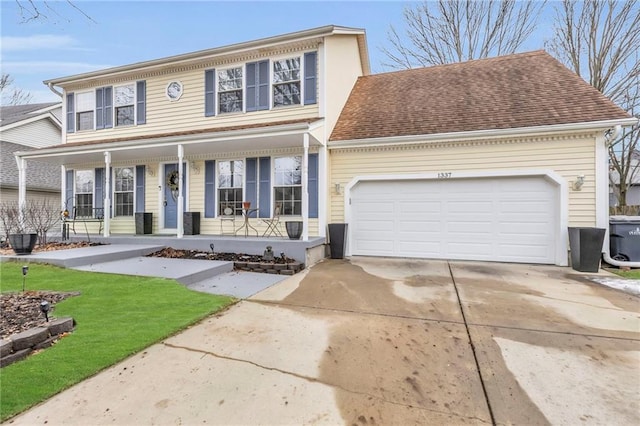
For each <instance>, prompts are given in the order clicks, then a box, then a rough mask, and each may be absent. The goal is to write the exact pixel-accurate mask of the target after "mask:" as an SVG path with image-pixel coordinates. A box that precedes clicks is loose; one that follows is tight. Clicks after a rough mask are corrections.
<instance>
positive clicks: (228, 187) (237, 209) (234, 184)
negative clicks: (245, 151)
mask: <svg viewBox="0 0 640 426" xmlns="http://www.w3.org/2000/svg"><path fill="white" fill-rule="evenodd" d="M243 178H244V162H243V161H242V160H231V161H218V200H219V207H218V213H219V214H224V211H225V209H226V208H227V207H229V208H231V209H232V210H233V212H234V214H235V215H238V216H239V215H241V214H242V181H243Z"/></svg>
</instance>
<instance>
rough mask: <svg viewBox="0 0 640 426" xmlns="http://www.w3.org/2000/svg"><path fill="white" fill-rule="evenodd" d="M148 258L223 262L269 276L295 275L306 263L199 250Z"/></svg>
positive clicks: (168, 250) (169, 250) (173, 251)
mask: <svg viewBox="0 0 640 426" xmlns="http://www.w3.org/2000/svg"><path fill="white" fill-rule="evenodd" d="M148 257H164V258H170V259H198V260H221V261H226V262H233V267H234V270H236V271H250V272H260V273H267V274H281V275H293V274H295V273H296V272H299V271H301V270H303V269H304V263H300V262H298V261H297V260H295V259H292V258H290V257H287V256H285V255H284V254H281V255H279V256H274V257H273V259H269V257H270V256H266V257H265V256H260V255H253V254H244V253H216V252H203V251H198V250H177V249H174V248H171V247H167V248H164V249H162V250H159V251H156V252H154V253H151V254H149V255H148Z"/></svg>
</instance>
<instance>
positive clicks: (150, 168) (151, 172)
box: [147, 167, 156, 176]
mask: <svg viewBox="0 0 640 426" xmlns="http://www.w3.org/2000/svg"><path fill="white" fill-rule="evenodd" d="M147 174H148V175H149V176H155V174H156V171H155V170H154V169H153V168H152V167H147Z"/></svg>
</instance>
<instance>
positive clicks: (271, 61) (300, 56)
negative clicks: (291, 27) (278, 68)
mask: <svg viewBox="0 0 640 426" xmlns="http://www.w3.org/2000/svg"><path fill="white" fill-rule="evenodd" d="M308 52H314V50H309V51H308ZM305 53H307V51H304V52H299V53H297V54H293V55H291V54H289V55H278V56H274V57H269V58H267V59H269V110H276V109H282V108H298V107H302V106H304V80H305V79H304V75H305V74H304V73H305V70H304V55H305ZM294 58H298V60H299V61H300V77H299V79H298V80H292V82H295V81H299V82H300V103H299V104H292V105H280V106H275V105H274V104H273V101H274V96H273V87H274V86H276V85H279V84H286V83H274V81H273V75H274V74H275V71H274V70H273V64H274V63H275V62H277V61H283V60H287V59H294ZM316 78H317V76H316Z"/></svg>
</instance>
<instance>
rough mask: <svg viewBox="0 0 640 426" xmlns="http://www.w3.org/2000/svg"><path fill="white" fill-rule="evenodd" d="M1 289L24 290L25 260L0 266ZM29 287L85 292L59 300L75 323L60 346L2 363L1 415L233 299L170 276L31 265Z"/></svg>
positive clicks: (59, 313)
mask: <svg viewBox="0 0 640 426" xmlns="http://www.w3.org/2000/svg"><path fill="white" fill-rule="evenodd" d="M0 277H1V283H2V284H1V285H2V287H1V290H2V292H8V291H21V290H22V264H19V263H14V262H4V263H1V264H0ZM26 288H27V290H51V291H60V292H73V291H77V292H80V293H81V294H80V296H76V297H71V298H69V299H66V300H64V301H62V302H60V303H58V304H56V306H55V311H54V312H53V316H54V317H56V318H60V317H65V316H70V317H73V318H74V319H75V321H76V322H77V325H76V329H75V331H74V332H72V333H71V334H69V335H68V336H66V337H64V338H62V339H60V340H59V341H58V343H57V344H55V345H53V346H52V347H50V348H48V349H45V350H43V351H41V352H39V353H37V354H34V355H31V356H29V357H28V358H26V359H25V360H23V361H19V362H17V363H15V364H11V365H9V366H7V367H4V368H2V370H1V372H0V374H1V377H2V378H1V388H0V421H4V420H6V419H7V418H9V417H11V416H13V415H15V414H17V413H19V412H21V411H24V410H25V409H27V408H29V407H31V406H33V405H35V404H37V403H39V402H41V401H43V400H45V399H47V398H50V397H51V396H53V395H55V394H57V393H59V392H60V391H62V390H64V389H66V388H68V387H70V386H72V385H74V384H76V383H78V382H80V381H82V380H83V379H85V378H87V377H90V376H92V375H94V374H96V373H97V372H98V371H100V370H103V369H105V368H107V367H109V366H111V365H113V364H115V363H117V362H118V361H121V360H122V359H124V358H126V357H128V356H130V355H132V354H134V353H136V352H139V351H140V350H142V349H144V348H146V347H148V346H150V345H151V344H153V343H156V342H158V341H160V340H162V339H164V338H166V337H168V336H170V335H172V334H174V333H176V332H177V331H180V330H182V329H184V328H186V327H188V326H189V325H191V324H194V323H196V322H197V321H199V320H201V319H202V318H204V317H206V316H208V315H211V314H212V313H214V312H217V311H219V310H221V309H222V308H224V307H226V306H228V305H229V304H231V303H233V300H234V299H232V298H230V297H226V296H215V295H210V294H205V293H197V292H194V291H191V290H188V289H187V288H186V287H184V286H182V285H180V284H178V283H176V282H175V281H173V280H167V279H163V278H146V277H134V276H124V275H113V274H97V273H91V272H83V271H75V270H71V269H62V268H58V267H55V266H49V265H40V264H33V263H32V264H30V265H29V273H28V275H27V281H26Z"/></svg>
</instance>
